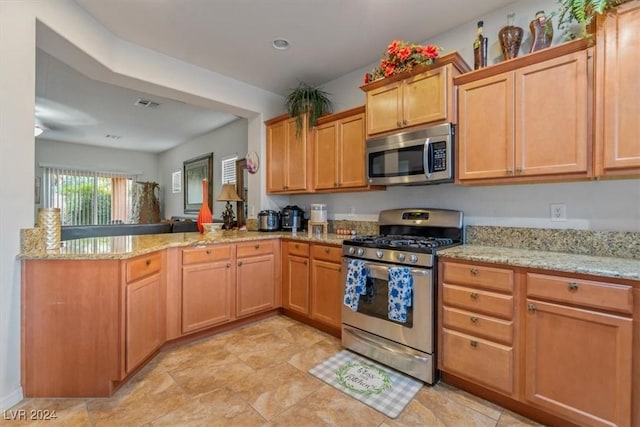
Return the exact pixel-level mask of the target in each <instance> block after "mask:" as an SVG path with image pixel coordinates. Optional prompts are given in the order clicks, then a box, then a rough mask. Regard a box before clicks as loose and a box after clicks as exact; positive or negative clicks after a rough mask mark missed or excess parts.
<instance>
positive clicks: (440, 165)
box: [430, 141, 447, 172]
mask: <svg viewBox="0 0 640 427" xmlns="http://www.w3.org/2000/svg"><path fill="white" fill-rule="evenodd" d="M431 149H432V150H433V151H432V156H431V171H430V172H443V171H446V170H447V143H446V142H444V141H441V142H434V143H433V144H431Z"/></svg>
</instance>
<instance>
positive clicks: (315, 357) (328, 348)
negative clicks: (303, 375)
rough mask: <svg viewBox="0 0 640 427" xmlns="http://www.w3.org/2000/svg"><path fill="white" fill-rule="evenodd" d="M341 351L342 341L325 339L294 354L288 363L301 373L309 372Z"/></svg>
mask: <svg viewBox="0 0 640 427" xmlns="http://www.w3.org/2000/svg"><path fill="white" fill-rule="evenodd" d="M341 349H342V347H341V346H340V341H338V340H337V339H324V340H322V341H319V342H317V343H315V344H313V345H312V346H309V347H306V348H304V349H301V350H300V351H299V352H297V353H295V354H293V355H292V356H291V357H290V358H289V359H288V362H289V364H291V365H293V366H295V367H296V368H298V369H300V370H301V371H303V372H307V371H309V369H311V368H313V367H314V366H316V365H317V364H319V363H321V362H323V361H325V360H326V359H328V358H329V357H331V356H333V355H334V354H336V353H338V352H339V351H340V350H341Z"/></svg>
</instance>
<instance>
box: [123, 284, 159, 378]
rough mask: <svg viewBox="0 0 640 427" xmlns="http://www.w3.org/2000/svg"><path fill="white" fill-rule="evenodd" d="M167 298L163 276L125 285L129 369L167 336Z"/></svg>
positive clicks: (143, 358) (144, 357)
mask: <svg viewBox="0 0 640 427" xmlns="http://www.w3.org/2000/svg"><path fill="white" fill-rule="evenodd" d="M165 308H166V307H165V301H164V293H163V292H162V281H161V280H160V275H159V274H156V275H153V276H149V277H147V278H145V279H141V280H139V281H137V282H133V283H130V284H128V285H127V287H126V370H127V373H129V372H131V371H133V370H134V369H135V368H136V367H137V366H138V365H139V364H140V363H142V362H143V361H144V360H145V359H147V357H149V356H150V355H151V354H152V353H153V352H154V351H156V350H157V349H158V348H160V346H161V345H162V344H164V339H165V325H166V321H165Z"/></svg>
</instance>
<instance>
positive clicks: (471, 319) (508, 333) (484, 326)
mask: <svg viewBox="0 0 640 427" xmlns="http://www.w3.org/2000/svg"><path fill="white" fill-rule="evenodd" d="M442 326H444V327H445V328H449V329H456V330H458V331H461V332H466V333H468V334H471V335H474V336H480V337H484V338H487V339H490V340H494V341H499V342H501V343H503V344H507V345H511V344H513V321H510V320H500V319H496V318H493V317H489V316H483V315H482V314H477V313H471V312H469V311H464V310H458V309H457V308H452V307H443V311H442Z"/></svg>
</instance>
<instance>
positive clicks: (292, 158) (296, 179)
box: [284, 119, 307, 191]
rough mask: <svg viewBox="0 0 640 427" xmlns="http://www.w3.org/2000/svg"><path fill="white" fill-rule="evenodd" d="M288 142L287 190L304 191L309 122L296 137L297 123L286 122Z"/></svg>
mask: <svg viewBox="0 0 640 427" xmlns="http://www.w3.org/2000/svg"><path fill="white" fill-rule="evenodd" d="M285 128H286V135H287V136H286V140H287V148H286V151H287V157H286V158H287V160H286V163H285V167H284V171H285V190H286V191H304V190H306V189H307V121H306V120H304V123H302V130H301V132H300V135H299V136H296V121H295V119H289V120H286V121H285Z"/></svg>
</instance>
